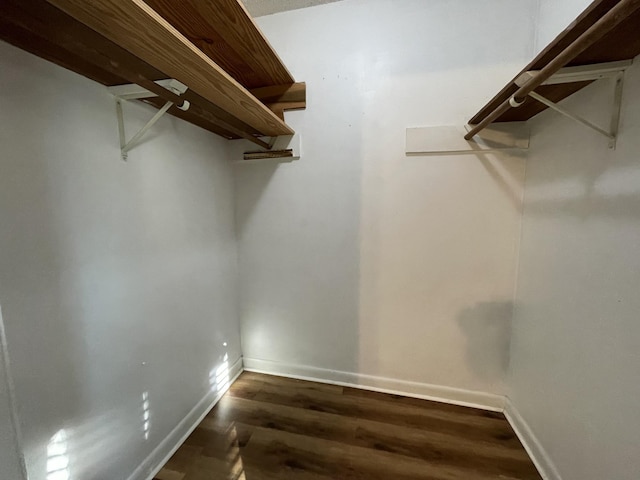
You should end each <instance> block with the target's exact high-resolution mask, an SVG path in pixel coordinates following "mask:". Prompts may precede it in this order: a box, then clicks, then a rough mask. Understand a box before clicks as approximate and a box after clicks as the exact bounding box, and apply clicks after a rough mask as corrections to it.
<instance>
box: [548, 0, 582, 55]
mask: <svg viewBox="0 0 640 480" xmlns="http://www.w3.org/2000/svg"><path fill="white" fill-rule="evenodd" d="M591 3H592V0H562V1H558V0H538V4H539V5H538V18H537V23H536V42H535V51H536V52H539V51H541V50H542V49H543V48H545V47H546V46H547V45H548V44H549V43H551V41H552V40H553V39H554V38H556V37H557V36H558V35H559V34H560V33H561V32H562V31H563V30H564V29H565V28H567V27H568V26H569V25H570V24H571V22H573V21H574V20H575V19H576V18H577V17H578V15H580V14H581V13H582V12H583V11H584V10H585V9H586V8H587V7H588V6H589V5H590V4H591Z"/></svg>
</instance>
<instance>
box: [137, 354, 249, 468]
mask: <svg viewBox="0 0 640 480" xmlns="http://www.w3.org/2000/svg"><path fill="white" fill-rule="evenodd" d="M241 373H242V357H240V358H239V359H238V360H236V362H235V363H234V364H233V365H231V367H230V368H229V378H230V379H231V381H230V382H229V384H228V385H227V386H226V388H224V389H223V390H221V391H220V392H215V393H214V392H209V393H207V394H206V395H205V396H204V397H203V398H202V400H200V401H199V402H198V403H197V405H196V406H195V407H193V409H192V410H191V411H190V412H189V413H188V414H187V416H186V417H184V418H183V419H182V421H181V422H180V423H178V425H176V427H175V428H174V429H173V430H171V433H169V435H167V437H166V438H165V439H164V440H163V441H162V442H161V443H160V444H159V445H158V446H157V447H156V448H155V449H154V450H153V451H152V452H151V454H150V455H149V456H148V457H147V458H145V459H144V461H143V462H142V463H141V464H140V465H139V466H138V468H136V469H135V471H134V472H133V473H132V474H131V475H130V476H129V478H128V480H152V479H153V477H155V476H156V475H157V473H158V472H159V471H160V470H161V469H162V467H163V466H164V464H165V463H167V461H168V460H169V459H170V458H171V456H172V455H173V454H174V453H176V450H178V448H180V446H181V445H182V444H183V443H184V441H185V440H186V439H187V437H188V436H189V435H191V433H192V432H193V431H194V430H195V429H196V427H197V426H198V425H199V424H200V422H202V420H203V419H204V417H205V416H207V414H208V413H209V412H210V411H211V409H212V408H213V407H214V406H215V405H216V403H218V401H219V400H220V399H221V398H222V395H224V394H225V392H226V391H227V390H228V389H229V387H230V386H231V385H232V384H233V382H235V381H236V379H237V378H238V377H239V376H240V374H241Z"/></svg>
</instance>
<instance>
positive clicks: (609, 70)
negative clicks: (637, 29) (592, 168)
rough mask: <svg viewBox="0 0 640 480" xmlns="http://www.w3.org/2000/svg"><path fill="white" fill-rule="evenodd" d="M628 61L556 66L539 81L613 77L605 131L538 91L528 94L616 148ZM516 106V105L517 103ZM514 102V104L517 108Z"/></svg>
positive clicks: (528, 74) (520, 79) (520, 81)
mask: <svg viewBox="0 0 640 480" xmlns="http://www.w3.org/2000/svg"><path fill="white" fill-rule="evenodd" d="M631 64H632V60H625V61H621V62H610V63H602V64H598V65H584V66H578V67H567V68H563V69H560V70H559V71H558V73H556V74H555V75H553V76H551V78H549V80H547V81H546V82H544V83H543V85H557V84H560V83H573V82H584V81H594V80H600V79H602V78H613V79H614V81H615V86H614V93H613V105H612V108H611V120H610V122H609V130H608V131H607V130H605V129H603V128H601V127H599V126H598V125H596V124H594V123H592V122H590V121H589V120H586V119H584V118H582V117H580V116H579V115H576V114H575V113H572V112H570V111H568V110H567V109H566V108H563V107H561V106H560V105H558V104H557V103H555V102H552V101H551V100H549V99H548V98H545V97H543V96H542V95H540V94H539V93H536V92H531V93H529V96H530V97H531V98H533V99H535V100H537V101H538V102H540V103H542V104H543V105H546V106H547V107H549V108H551V109H552V110H555V111H556V112H558V113H560V114H561V115H564V116H565V117H567V118H570V119H571V120H573V121H575V122H578V123H580V124H581V125H583V126H585V127H587V128H590V129H591V130H594V131H595V132H597V133H599V134H600V135H603V136H605V137H606V138H608V139H609V148H611V149H614V150H615V148H616V141H617V138H618V130H619V127H620V111H621V107H622V92H623V89H624V72H625V70H626V69H627V68H628V67H629V66H630V65H631ZM537 73H538V72H537V71H530V72H525V73H523V74H522V75H521V76H520V77H518V78H517V79H516V82H515V83H516V84H517V85H518V86H522V85H524V84H525V83H526V82H527V81H528V80H529V79H531V78H532V77H533V76H535V75H537ZM517 106H519V105H517ZM517 106H516V105H514V107H517Z"/></svg>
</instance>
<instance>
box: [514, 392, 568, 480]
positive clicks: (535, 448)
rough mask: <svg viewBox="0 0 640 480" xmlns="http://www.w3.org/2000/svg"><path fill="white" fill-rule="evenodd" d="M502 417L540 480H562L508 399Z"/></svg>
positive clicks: (527, 425)
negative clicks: (522, 447) (517, 439)
mask: <svg viewBox="0 0 640 480" xmlns="http://www.w3.org/2000/svg"><path fill="white" fill-rule="evenodd" d="M504 415H505V417H507V421H508V422H509V423H510V424H511V428H513V430H514V431H515V432H516V435H517V436H518V438H519V439H520V442H521V443H522V445H523V446H524V448H525V450H526V451H527V453H528V454H529V457H531V460H532V461H533V463H534V465H535V466H536V468H537V469H538V472H539V473H540V475H541V476H542V478H543V479H544V480H562V477H561V476H560V473H559V472H558V469H557V468H556V466H555V465H554V463H553V461H552V460H551V457H550V456H549V454H548V453H547V451H546V450H545V449H544V447H543V446H542V444H541V443H540V441H539V440H538V438H537V437H536V436H535V435H534V433H533V430H531V427H529V424H527V422H526V421H525V419H524V418H523V417H522V415H520V413H519V412H518V410H517V409H516V407H515V406H514V405H513V403H512V402H511V400H510V399H509V398H507V400H506V403H505V408H504Z"/></svg>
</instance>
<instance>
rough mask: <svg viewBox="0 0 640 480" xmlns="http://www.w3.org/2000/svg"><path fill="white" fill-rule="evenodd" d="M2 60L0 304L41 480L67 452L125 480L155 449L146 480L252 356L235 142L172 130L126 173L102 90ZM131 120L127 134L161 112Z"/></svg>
mask: <svg viewBox="0 0 640 480" xmlns="http://www.w3.org/2000/svg"><path fill="white" fill-rule="evenodd" d="M0 58H1V66H0V109H1V112H2V113H1V114H0V144H1V145H2V157H1V159H0V219H1V222H0V303H1V304H2V310H3V315H4V322H5V326H6V331H7V336H8V345H9V352H10V355H11V360H12V371H13V376H14V381H15V387H16V393H17V401H18V408H19V416H20V421H21V427H22V433H23V437H24V446H25V455H26V462H27V467H28V472H29V478H30V480H50V479H52V478H54V477H53V476H52V474H51V472H50V471H49V472H48V470H52V469H55V468H56V467H55V465H54V464H55V462H56V461H61V458H60V457H56V455H58V456H62V457H67V458H68V470H69V473H70V475H69V478H70V479H72V480H90V479H96V480H97V479H107V478H108V479H126V478H127V477H128V476H129V475H131V474H132V472H134V470H135V469H136V468H137V467H138V466H139V465H140V463H141V462H142V461H143V460H144V459H145V458H147V457H148V456H149V455H150V454H152V452H153V455H152V456H151V457H148V460H149V461H148V463H145V464H143V465H142V468H141V470H140V471H138V473H137V474H136V477H135V478H144V477H145V476H146V475H147V474H148V467H153V463H154V462H155V461H159V460H160V459H161V457H162V456H163V455H164V454H166V453H167V451H166V450H167V448H168V444H167V443H166V442H165V444H162V445H160V444H161V441H163V440H165V439H166V438H167V436H168V435H169V433H170V432H171V430H172V429H173V428H174V427H176V426H177V425H178V424H179V422H180V421H181V420H183V419H184V418H185V417H186V416H187V415H188V414H189V413H190V412H191V413H192V414H193V413H194V412H192V409H193V408H194V407H196V404H198V402H200V401H201V400H203V401H204V403H201V404H199V406H200V407H201V408H202V407H203V405H206V403H207V401H210V400H212V398H213V397H214V396H215V394H216V385H211V384H210V376H211V372H212V371H214V372H215V370H216V369H217V368H218V367H220V366H221V365H222V364H224V362H225V360H224V359H225V355H228V360H227V361H228V362H229V363H233V362H234V361H235V360H237V359H238V358H239V357H240V345H239V324H238V320H237V298H236V294H237V291H236V276H237V271H236V268H237V266H236V265H237V255H236V248H235V235H234V215H233V177H232V172H231V168H230V166H229V164H228V162H227V155H226V143H225V142H224V141H223V140H221V139H219V138H217V137H215V136H214V135H213V134H210V133H208V132H206V131H204V130H201V129H199V128H196V127H193V126H191V125H188V124H186V123H184V122H182V121H179V120H177V119H173V118H164V119H163V120H161V122H160V123H159V124H157V126H156V127H154V128H153V130H152V131H151V133H150V135H149V137H148V140H147V141H145V142H144V144H142V145H141V146H140V147H137V148H136V149H134V150H133V151H132V152H131V155H130V157H129V161H128V162H123V161H122V160H121V159H120V157H119V149H118V146H117V145H118V136H117V124H116V117H115V105H114V101H113V98H112V97H111V96H110V95H109V94H108V93H107V91H106V89H105V88H104V87H102V86H101V85H99V84H96V83H94V82H91V81H89V80H86V79H84V78H82V77H79V76H77V75H75V74H73V73H71V72H69V71H67V70H64V69H62V68H59V67H57V66H54V65H52V64H50V63H47V62H45V61H43V60H41V59H37V58H35V57H33V56H31V55H29V54H27V53H25V52H22V51H20V50H17V49H15V48H13V47H10V46H8V45H6V44H0ZM125 108H126V110H125V116H126V121H127V123H128V125H127V126H128V129H129V132H130V133H131V132H132V131H134V128H135V127H136V126H137V127H139V126H141V125H142V124H143V123H144V122H145V121H146V120H147V119H148V118H149V117H150V116H151V115H152V111H153V110H152V109H150V108H148V107H146V106H142V105H140V106H134V105H127V106H126V107H125ZM225 342H226V346H225ZM145 392H146V393H145ZM144 395H146V396H148V402H149V404H148V405H149V410H150V423H149V428H148V438H145V431H144V430H145V425H144V418H143V417H144V400H143V396H144ZM195 413H200V412H195ZM196 416H197V415H196ZM176 433H177V434H180V433H184V431H182V432H181V431H177V432H174V435H173V436H172V437H171V438H169V440H174V441H176V440H177V438H176V437H175V434H176ZM178 436H179V435H178ZM159 445H160V447H159V448H158V449H156V450H155V451H154V449H155V448H156V447H158V446H159ZM54 457H55V458H54ZM52 459H53V460H52ZM3 474H4V472H3ZM3 478H4V477H3ZM55 478H62V477H55Z"/></svg>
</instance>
